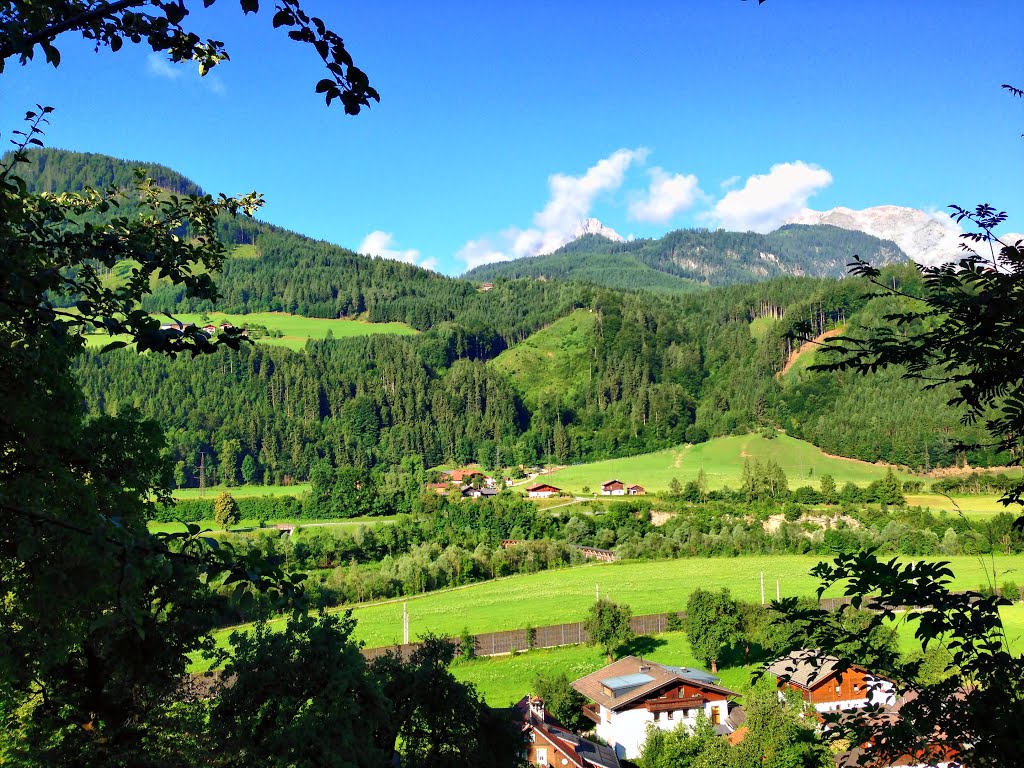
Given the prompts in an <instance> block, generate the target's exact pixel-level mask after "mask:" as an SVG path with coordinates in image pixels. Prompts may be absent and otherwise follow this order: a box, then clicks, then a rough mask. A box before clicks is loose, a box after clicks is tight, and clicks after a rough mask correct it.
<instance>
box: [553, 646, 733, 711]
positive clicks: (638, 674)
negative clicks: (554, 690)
mask: <svg viewBox="0 0 1024 768" xmlns="http://www.w3.org/2000/svg"><path fill="white" fill-rule="evenodd" d="M683 671H686V672H688V673H689V674H680V673H681V672H683ZM680 681H683V682H687V683H689V684H690V685H692V686H694V687H695V688H699V689H701V690H702V691H705V692H707V693H712V694H718V695H720V696H721V697H722V698H724V699H729V698H732V697H734V696H737V695H738V694H737V693H736V692H735V691H730V690H729V689H728V688H723V687H722V686H720V685H718V684H717V683H718V678H717V677H713V676H712V675H710V674H708V673H707V672H704V671H703V670H695V669H692V668H690V667H670V666H666V665H664V664H658V663H657V662H653V661H648V660H647V659H639V658H637V657H636V656H626V657H624V658H621V659H619V660H618V661H616V662H614V663H612V664H609V665H608V666H606V667H603V668H602V669H599V670H597V671H596V672H591V673H590V674H589V675H587V676H586V677H581V678H580V679H579V680H576V681H574V682H573V683H572V687H573V688H575V689H576V690H577V691H579V692H580V693H582V694H583V695H584V696H586V697H587V698H588V699H590V700H591V701H596V702H597V703H598V704H600V705H602V706H604V707H607V708H608V709H613V710H615V709H621V708H623V707H626V706H628V705H629V704H632V703H633V702H634V701H636V700H637V699H642V698H643V697H644V696H645V695H647V694H649V693H653V692H655V691H657V690H659V689H660V688H663V687H665V686H666V685H670V684H671V683H675V682H680ZM711 681H714V682H711ZM609 683H613V684H612V685H609ZM630 683H633V684H630ZM606 687H607V688H610V689H611V691H612V695H610V696H609V695H608V694H606V693H605V692H604V689H605V688H606Z"/></svg>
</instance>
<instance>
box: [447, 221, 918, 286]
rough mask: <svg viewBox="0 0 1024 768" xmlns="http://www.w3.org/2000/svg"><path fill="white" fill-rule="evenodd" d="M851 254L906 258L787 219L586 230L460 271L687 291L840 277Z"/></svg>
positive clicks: (888, 260)
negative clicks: (628, 234) (641, 234)
mask: <svg viewBox="0 0 1024 768" xmlns="http://www.w3.org/2000/svg"><path fill="white" fill-rule="evenodd" d="M853 254H859V255H860V256H861V257H862V258H864V259H865V260H867V261H869V262H871V263H873V264H877V265H884V264H894V263H899V262H902V261H906V260H907V257H906V254H904V253H903V251H901V250H900V248H899V246H897V245H896V244H895V243H893V242H891V241H889V240H879V239H878V238H876V237H872V236H870V235H866V234H864V233H862V232H856V231H851V230H846V229H840V228H838V227H832V226H827V225H815V226H805V225H796V224H791V225H787V226H784V227H782V228H780V229H778V230H776V231H775V232H771V233H769V234H767V235H761V234H758V233H756V232H726V231H725V230H714V231H712V230H707V229H681V230H677V231H675V232H669V233H668V234H667V235H665V236H664V237H662V238H659V239H657V240H647V239H644V240H633V241H629V242H623V243H616V242H613V241H611V240H608V239H607V238H604V237H600V236H598V235H586V236H585V237H581V238H579V239H578V240H576V241H574V242H572V243H569V244H568V245H566V246H564V247H562V248H560V249H559V250H557V251H555V252H554V253H551V254H546V255H543V256H533V257H530V258H524V259H516V260H515V261H506V262H499V263H497V264H486V265H484V266H480V267H477V268H476V269H473V270H470V271H469V272H467V273H466V274H465V277H466V278H467V279H470V280H488V281H493V280H497V279H499V278H519V277H532V278H540V277H543V278H547V279H559V280H587V281H589V282H593V283H598V284H600V285H605V286H608V287H610V288H622V289H633V288H646V289H650V290H658V291H669V292H687V291H693V290H696V289H697V288H700V287H702V286H708V285H729V284H732V283H749V282H755V281H758V280H767V279H771V278H773V277H779V276H781V275H806V276H810V277H842V276H843V275H845V274H846V264H847V262H848V261H849V260H850V256H851V255H853Z"/></svg>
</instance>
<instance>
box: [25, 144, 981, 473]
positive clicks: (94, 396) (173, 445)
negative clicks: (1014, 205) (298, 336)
mask: <svg viewBox="0 0 1024 768" xmlns="http://www.w3.org/2000/svg"><path fill="white" fill-rule="evenodd" d="M39 157H40V158H42V157H44V155H43V153H39ZM45 157H46V158H47V159H46V161H45V163H44V164H43V169H42V170H41V171H39V173H38V174H37V176H36V177H35V181H34V182H33V183H38V184H43V179H44V178H45V184H46V185H47V186H46V188H58V189H59V188H60V187H61V184H62V183H64V184H66V185H68V186H69V187H70V186H72V185H73V184H75V183H79V182H81V183H85V182H86V181H87V180H88V179H87V177H88V174H89V173H90V172H91V171H89V170H88V169H90V168H94V169H95V172H96V173H97V174H98V175H99V176H102V177H103V178H104V179H108V178H109V179H112V180H113V181H115V182H118V183H121V182H123V181H124V180H125V179H126V178H130V175H129V176H128V177H126V176H124V168H123V167H122V166H124V165H125V164H121V166H118V162H119V161H112V160H109V159H103V158H97V156H86V155H82V156H74V157H64V156H63V155H62V154H61V153H48V154H46V155H45ZM61 169H63V170H61ZM160 172H161V173H163V174H164V176H165V178H166V179H168V183H169V184H171V185H172V187H173V186H174V185H178V186H181V185H189V184H191V182H188V181H187V180H185V179H183V177H177V176H175V175H174V174H173V172H171V171H169V170H168V169H163V170H161V171H160ZM62 173H63V174H64V175H63V176H61V174H62ZM62 178H63V179H64V181H63V182H62V181H61V179H62ZM193 186H194V185H193ZM219 230H220V232H221V234H222V236H223V238H224V240H225V242H226V243H228V244H238V243H246V244H247V247H246V250H245V254H244V257H243V258H232V259H229V260H228V262H227V264H226V266H225V269H224V271H223V273H222V274H220V275H217V276H216V278H215V280H216V283H217V285H218V287H219V289H220V291H221V294H222V297H223V298H222V299H220V300H219V301H218V302H217V303H216V306H214V305H213V304H210V303H209V302H196V301H194V300H192V299H190V298H188V297H186V296H184V295H181V294H180V293H178V292H176V291H174V290H172V289H170V288H169V287H165V286H161V285H158V286H157V287H156V290H155V292H154V295H153V296H152V297H150V298H149V299H148V300H147V304H146V307H147V308H149V309H151V310H166V311H185V310H188V311H198V312H202V311H206V310H211V309H214V308H216V309H219V310H223V311H229V312H232V313H238V314H242V315H244V314H245V313H248V312H252V311H257V310H259V311H286V312H292V313H296V314H301V315H308V316H313V317H353V316H362V317H364V318H366V319H369V320H372V321H403V322H406V323H409V324H410V325H412V326H413V327H415V328H417V329H418V330H420V331H422V333H420V334H418V335H417V336H415V337H385V336H381V337H367V338H351V339H326V340H322V341H311V342H309V343H308V344H307V346H306V348H305V349H304V350H303V351H299V352H293V351H289V350H285V349H273V348H267V347H263V346H243V348H242V349H241V350H239V351H237V352H236V351H231V350H223V351H222V352H221V353H219V354H217V355H213V356H209V357H201V358H198V359H195V360H191V359H185V358H179V359H177V360H171V359H166V358H163V357H158V356H140V355H137V354H136V353H134V352H132V351H130V350H120V351H116V352H112V353H108V354H100V353H98V352H95V351H88V352H86V353H85V354H84V355H83V356H82V357H81V358H79V360H78V363H77V373H78V376H79V380H80V382H81V384H82V386H83V388H84V391H85V394H86V397H87V400H88V402H89V406H90V408H91V409H92V410H93V411H94V412H95V413H117V412H120V411H123V410H124V409H127V408H133V409H137V410H138V411H140V412H141V413H142V414H143V415H145V416H147V417H149V418H152V419H154V420H156V421H157V422H159V423H160V424H161V425H162V426H163V428H164V430H165V433H166V435H167V440H168V448H169V451H170V454H171V457H172V459H173V460H174V462H176V464H177V471H176V482H177V484H193V483H194V482H196V474H197V465H198V464H199V457H200V454H204V455H205V458H204V461H205V465H206V467H207V468H208V470H209V471H210V472H211V473H212V475H218V476H219V478H220V479H235V480H241V479H242V477H243V467H245V477H246V478H247V479H260V480H267V481H270V482H285V481H287V480H289V479H291V480H305V479H308V478H310V477H311V475H313V474H314V473H315V471H316V468H317V467H322V466H333V467H351V468H353V471H355V472H356V473H358V474H360V475H361V476H369V473H373V474H374V477H375V482H376V483H377V485H378V487H380V486H381V484H383V486H384V487H387V488H390V489H391V490H392V491H394V492H401V493H407V492H412V491H411V490H410V489H411V486H410V485H409V484H408V483H407V482H406V481H407V480H408V478H409V477H413V476H416V473H417V472H418V471H419V469H418V468H421V467H424V466H426V467H429V466H434V465H438V464H462V463H466V462H470V461H480V462H481V463H483V464H484V465H486V466H499V465H506V466H507V465H510V464H533V463H536V462H546V461H550V462H559V463H571V462H576V461H586V460H593V459H599V458H606V457H613V456H622V455H630V454H636V453H642V452H646V451H651V450H654V449H658V448H662V447H667V446H670V445H676V444H679V443H682V442H699V441H702V440H705V439H707V438H709V437H714V436H718V435H725V434H732V433H743V432H747V431H750V430H753V429H760V428H774V427H782V428H785V429H786V430H788V431H789V432H790V433H791V434H793V435H794V436H797V437H803V438H806V439H809V440H811V441H812V442H815V443H816V444H817V445H819V446H821V447H822V448H823V449H825V450H827V451H830V452H832V453H836V454H840V455H847V456H853V457H856V458H861V459H865V460H869V461H874V460H880V459H881V460H890V461H895V462H898V463H903V464H907V465H910V466H912V467H925V466H941V465H948V464H951V463H953V462H955V461H957V460H958V457H957V456H956V455H955V454H954V453H953V451H952V449H951V446H952V445H953V443H954V442H955V441H956V440H957V439H965V440H971V439H974V438H975V437H978V436H980V435H976V434H975V432H976V430H974V429H973V428H966V427H964V426H962V425H960V424H959V423H958V422H957V420H956V417H955V415H954V414H949V412H948V409H944V408H938V407H936V405H937V404H938V403H939V402H941V401H943V400H944V399H945V397H946V395H945V394H944V393H943V392H941V391H937V392H931V393H925V394H922V393H921V392H920V391H919V390H918V389H917V388H916V387H915V386H912V385H908V384H906V383H903V382H899V381H898V380H897V379H896V377H895V376H894V375H889V374H886V375H875V376H869V377H846V376H840V375H836V374H827V375H826V374H811V373H808V372H806V370H799V371H798V370H794V371H792V372H790V373H789V374H787V375H786V376H780V375H779V374H780V371H781V370H782V368H783V366H784V364H785V362H786V360H787V357H788V355H789V354H790V352H791V351H792V348H793V342H792V341H791V340H790V334H791V332H792V331H794V330H795V329H797V328H798V327H803V326H804V325H806V328H805V329H804V330H809V331H810V332H811V333H812V334H816V333H820V332H822V331H824V330H827V329H829V328H834V327H836V326H837V325H844V324H849V325H854V326H856V325H857V324H859V323H860V324H865V325H867V326H870V325H871V324H872V323H875V322H878V319H879V317H880V315H881V314H882V312H883V309H884V305H883V303H882V300H880V299H872V298H871V296H870V294H869V292H868V291H867V288H868V287H869V286H867V284H866V283H864V282H863V281H862V280H860V279H844V280H840V281H837V280H832V279H815V278H808V277H802V278H799V277H779V278H775V279H772V280H767V281H762V282H756V283H752V284H735V285H729V286H724V287H718V288H710V289H706V290H699V291H697V292H689V293H679V292H666V291H661V292H657V293H655V292H650V291H642V290H627V291H622V290H613V289H609V288H607V287H604V286H601V285H598V284H596V283H599V282H600V280H597V279H596V276H595V279H594V280H593V281H591V282H585V281H562V280H536V279H512V280H500V281H498V282H497V283H496V285H495V286H494V288H493V289H492V290H488V291H482V290H480V287H479V286H478V285H477V284H476V283H473V282H470V281H468V280H458V279H451V278H447V277H444V276H441V275H438V274H436V273H433V272H429V271H427V270H423V269H420V268H417V267H415V266H411V265H408V264H402V263H399V262H395V261H390V260H386V259H381V258H369V257H365V256H360V255H358V254H355V253H353V252H352V251H349V250H346V249H344V248H340V247H338V246H335V245H332V244H329V243H324V242H317V241H313V240H310V239H308V238H305V237H302V236H301V235H297V234H295V233H291V232H287V231H284V230H281V229H279V228H275V227H273V226H271V225H267V224H263V223H259V222H255V223H253V222H248V221H245V220H237V221H236V220H225V221H223V222H221V225H220V227H219ZM837 233H841V234H842V236H843V237H849V238H852V239H850V240H841V239H830V238H832V236H833V235H837ZM765 237H767V238H768V239H769V241H770V242H771V244H772V245H771V247H772V248H774V249H775V251H776V252H778V253H780V254H783V255H786V254H794V253H801V254H804V256H801V257H800V258H805V257H806V258H809V257H807V256H806V254H808V253H810V252H811V251H812V250H813V249H815V248H818V249H826V248H833V249H836V250H837V255H836V256H835V259H837V260H841V261H845V260H846V259H848V258H849V256H850V255H852V254H851V253H847V252H845V251H843V249H845V248H849V249H851V250H856V252H859V253H861V254H862V255H863V254H865V253H868V254H870V253H872V252H870V251H866V250H864V249H863V248H862V247H860V246H863V245H865V244H868V245H870V243H869V242H868V241H865V240H863V239H859V238H858V236H857V234H856V233H850V232H846V231H844V230H835V232H832V231H831V228H819V227H811V228H808V227H797V228H786V229H784V230H780V231H779V232H776V233H773V234H772V235H770V236H761V235H754V234H751V233H746V234H738V233H722V232H718V233H708V232H676V233H671V234H670V235H667V236H666V237H665V238H663V239H662V240H661V241H644V242H641V243H627V244H623V245H622V246H621V247H623V248H625V249H627V250H628V251H629V253H628V254H627V255H629V256H630V257H631V258H634V259H637V260H638V262H637V263H640V261H643V260H644V259H651V260H652V261H656V259H655V256H654V254H655V252H656V251H657V250H658V248H661V249H662V252H663V255H664V254H665V253H674V254H676V256H672V257H671V258H668V260H666V259H664V258H663V259H662V261H659V262H658V263H659V264H663V263H669V262H671V261H672V259H676V261H679V260H681V259H682V256H680V255H679V254H682V253H684V251H686V249H697V250H700V249H704V250H709V249H713V248H717V247H719V246H720V245H721V244H722V243H725V244H727V246H728V249H729V251H730V253H736V254H748V256H749V255H750V254H753V253H755V252H758V249H760V248H762V247H765V243H766V241H765V239H764V238H765ZM837 238H838V235H837ZM599 240H600V239H595V238H589V239H585V240H584V241H580V242H577V243H575V244H572V245H570V246H569V247H568V248H567V250H566V252H565V253H563V254H562V256H568V255H570V252H571V251H572V249H573V248H582V247H584V246H587V243H588V242H598V241H599ZM872 240H873V239H872ZM873 242H874V247H876V248H877V249H879V250H876V251H875V252H874V253H875V255H878V256H880V257H882V259H883V260H884V259H885V258H888V257H889V256H890V255H893V254H892V253H891V252H890V249H889V245H886V244H884V243H882V242H881V241H873ZM655 244H660V245H657V247H656V245H655ZM587 247H589V246H587ZM616 247H618V246H616ZM630 249H632V250H630ZM666 249H667V250H666ZM787 249H788V250H787ZM838 252H841V255H838ZM624 253H625V251H624ZM659 258H661V257H659ZM666 258H667V257H666ZM751 258H756V262H752V263H755V264H756V265H757V266H759V267H760V266H763V265H774V264H775V262H774V261H772V260H770V259H763V258H761V257H760V256H759V255H758V256H756V257H751ZM787 258H790V257H789V256H787ZM744 259H747V261H750V259H748V258H747V257H746V256H743V257H742V258H741V257H737V259H736V260H735V261H736V263H737V264H740V265H742V264H744V263H747V262H746V261H744ZM780 259H781V257H780ZM790 261H791V262H792V263H797V261H798V259H797V258H796V257H793V258H790ZM644 263H645V264H646V261H644ZM672 263H675V262H672ZM802 263H804V262H802ZM645 268H646V269H649V270H652V271H653V268H652V267H650V266H648V267H645ZM804 268H806V263H804V266H803V267H801V269H804ZM737 269H739V268H737ZM765 269H768V267H765ZM679 270H680V271H685V269H684V268H683V267H679ZM769 272H770V270H769ZM741 273H742V270H739V271H736V272H733V273H720V274H731V275H733V276H738V275H740V274H741ZM658 274H659V275H662V274H665V273H664V272H658ZM744 274H746V273H744ZM760 276H761V277H764V276H765V275H764V274H761V275H760ZM668 279H669V280H678V281H680V282H683V283H685V282H686V280H688V279H689V278H685V277H682V276H676V277H672V278H668ZM886 280H891V281H896V283H897V284H898V285H900V286H902V287H903V288H904V290H906V291H908V292H910V293H913V292H915V291H919V290H921V284H920V280H919V279H918V277H917V273H916V271H914V270H913V269H912V268H910V267H906V266H899V267H890V268H888V270H887V272H886ZM686 284H687V285H688V284H689V283H686ZM524 342H525V343H524ZM937 434H938V435H942V437H941V438H935V437H934V435H937ZM929 436H931V437H929ZM969 458H970V460H971V461H972V463H986V462H991V461H995V460H997V458H998V457H994V456H989V455H986V454H984V453H980V452H979V453H975V454H972V455H971V456H969ZM212 475H211V476H212Z"/></svg>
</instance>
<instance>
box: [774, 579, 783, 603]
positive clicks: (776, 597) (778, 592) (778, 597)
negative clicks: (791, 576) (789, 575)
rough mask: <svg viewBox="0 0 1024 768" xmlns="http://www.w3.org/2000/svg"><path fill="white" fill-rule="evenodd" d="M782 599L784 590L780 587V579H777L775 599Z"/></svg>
mask: <svg viewBox="0 0 1024 768" xmlns="http://www.w3.org/2000/svg"><path fill="white" fill-rule="evenodd" d="M781 599H782V590H781V589H779V580H778V579H776V580H775V600H776V602H778V601H779V600H781Z"/></svg>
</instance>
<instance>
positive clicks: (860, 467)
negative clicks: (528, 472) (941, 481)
mask: <svg viewBox="0 0 1024 768" xmlns="http://www.w3.org/2000/svg"><path fill="white" fill-rule="evenodd" d="M748 458H749V459H752V460H753V459H760V460H761V461H762V462H764V461H767V460H769V459H774V460H775V461H777V462H778V463H779V464H780V465H781V466H782V468H783V469H784V470H785V472H786V478H787V479H788V480H789V486H790V488H797V487H799V486H801V485H811V486H814V487H818V484H819V482H820V479H821V476H822V475H832V477H833V478H834V479H835V481H836V484H837V485H838V486H840V487H842V486H843V484H845V483H848V482H851V483H856V484H857V485H867V484H868V483H871V482H874V481H875V480H879V479H881V478H882V477H884V476H885V473H886V470H887V467H884V466H876V465H875V464H869V463H868V462H866V461H857V460H856V459H844V458H840V457H837V456H829V455H827V454H825V453H822V452H821V450H820V449H818V448H816V447H815V446H814V445H812V444H811V443H808V442H805V441H804V440H797V439H796V438H793V437H789V436H788V435H785V434H782V433H778V434H777V436H776V437H775V438H773V439H771V440H769V439H766V438H764V437H762V436H761V435H760V434H749V435H733V436H730V437H718V438H715V439H713V440H709V441H707V442H706V443H698V444H696V445H682V446H678V447H676V448H666V449H665V450H662V451H656V452H655V453H645V454H642V455H640V456H629V457H626V458H622V459H608V460H606V461H596V462H592V463H590V464H578V465H576V466H572V467H567V468H565V469H561V470H559V471H557V472H553V473H551V474H550V475H545V476H544V478H543V480H544V481H545V482H550V483H551V484H553V485H555V486H557V487H559V488H562V489H564V490H567V491H569V492H570V493H576V494H582V493H583V488H584V486H586V487H589V488H590V492H591V493H598V494H599V493H600V491H601V483H603V482H605V481H606V480H610V479H612V478H615V479H618V480H622V481H623V482H625V483H626V484H632V483H639V484H640V485H642V486H644V487H645V488H646V489H647V492H648V493H655V494H658V493H664V492H665V491H666V490H667V489H668V487H669V483H671V482H672V479H673V478H677V479H678V480H679V482H680V483H683V484H684V485H685V484H686V483H687V482H688V481H690V480H696V479H697V475H698V474H699V473H700V471H701V470H702V469H703V470H704V475H705V476H706V477H707V482H708V486H709V487H710V488H722V487H725V486H729V487H730V488H738V487H739V486H740V484H741V478H742V475H743V464H744V462H745V461H746V460H747V459H748ZM901 477H903V478H904V479H907V478H909V476H908V475H903V474H901Z"/></svg>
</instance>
